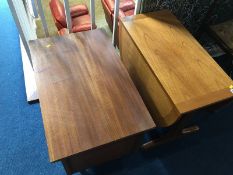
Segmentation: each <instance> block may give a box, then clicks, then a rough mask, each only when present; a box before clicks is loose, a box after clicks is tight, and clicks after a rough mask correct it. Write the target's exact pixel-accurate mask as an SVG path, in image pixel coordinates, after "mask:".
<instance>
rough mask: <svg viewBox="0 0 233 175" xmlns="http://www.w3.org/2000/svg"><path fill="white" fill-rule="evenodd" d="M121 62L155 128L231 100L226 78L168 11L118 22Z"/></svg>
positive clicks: (230, 83)
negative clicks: (153, 121)
mask: <svg viewBox="0 0 233 175" xmlns="http://www.w3.org/2000/svg"><path fill="white" fill-rule="evenodd" d="M120 52H121V58H122V61H123V62H124V64H125V66H126V68H127V69H128V71H129V74H130V76H131V78H132V79H133V81H134V83H135V85H136V87H137V88H138V90H139V92H140V94H141V96H142V98H143V100H144V102H145V104H146V105H147V107H148V109H149V111H150V113H151V115H152V117H153V118H154V120H155V121H156V124H158V125H160V126H162V127H167V126H171V125H173V124H175V123H176V122H177V121H179V120H180V119H182V117H183V116H184V115H185V114H187V113H191V112H193V111H196V110H199V109H203V108H206V107H207V106H211V105H214V104H216V103H219V102H223V101H226V100H228V99H231V98H232V97H233V93H232V92H231V91H230V85H232V84H233V82H232V80H231V79H230V77H228V76H227V75H226V73H225V72H224V71H223V70H222V69H221V68H220V67H219V65H218V64H217V63H216V62H215V61H214V60H213V59H212V57H211V56H210V55H209V54H208V53H207V52H206V51H205V50H204V48H202V46H201V45H200V44H199V43H198V42H197V41H196V39H195V38H194V37H193V36H192V35H191V34H190V33H189V32H188V31H187V30H186V29H185V28H184V26H183V25H182V24H181V23H180V22H179V21H178V20H177V18H176V17H175V16H174V15H172V14H171V13H170V12H169V11H167V10H165V11H159V12H153V13H147V14H140V15H136V16H132V17H127V18H125V19H124V20H123V21H121V23H120Z"/></svg>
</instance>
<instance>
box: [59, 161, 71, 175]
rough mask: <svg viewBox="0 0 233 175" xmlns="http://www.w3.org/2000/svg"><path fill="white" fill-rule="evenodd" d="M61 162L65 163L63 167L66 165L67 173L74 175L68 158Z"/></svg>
mask: <svg viewBox="0 0 233 175" xmlns="http://www.w3.org/2000/svg"><path fill="white" fill-rule="evenodd" d="M61 162H62V164H63V167H64V169H65V171H66V174H67V175H72V174H73V172H72V168H71V167H70V165H69V161H67V160H66V159H64V160H62V161H61Z"/></svg>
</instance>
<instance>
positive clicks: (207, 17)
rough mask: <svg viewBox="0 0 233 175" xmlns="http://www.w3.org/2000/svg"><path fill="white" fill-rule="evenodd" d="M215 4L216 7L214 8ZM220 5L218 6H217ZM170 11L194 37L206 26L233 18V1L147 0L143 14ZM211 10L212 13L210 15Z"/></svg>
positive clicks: (144, 2)
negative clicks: (163, 10)
mask: <svg viewBox="0 0 233 175" xmlns="http://www.w3.org/2000/svg"><path fill="white" fill-rule="evenodd" d="M213 4H214V6H212V5H213ZM215 4H218V5H215ZM162 9H169V10H170V11H172V13H173V14H174V15H175V16H176V17H177V18H178V19H179V20H180V21H181V23H182V24H184V26H185V27H186V28H187V29H188V30H189V31H190V32H191V33H192V34H193V35H194V36H196V35H197V34H199V33H200V29H201V27H202V26H203V24H204V25H206V24H210V25H213V24H218V23H221V22H224V21H226V20H229V19H231V18H232V17H233V1H232V0H196V1H192V0H181V1H178V0H146V1H143V5H142V12H143V13H146V12H152V11H158V10H162ZM210 10H211V13H209V12H210Z"/></svg>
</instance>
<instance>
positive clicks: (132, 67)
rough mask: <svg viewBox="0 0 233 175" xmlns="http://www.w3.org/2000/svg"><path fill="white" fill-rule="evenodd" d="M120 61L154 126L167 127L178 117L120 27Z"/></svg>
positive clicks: (141, 57)
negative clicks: (148, 112)
mask: <svg viewBox="0 0 233 175" xmlns="http://www.w3.org/2000/svg"><path fill="white" fill-rule="evenodd" d="M120 52H121V59H122V61H123V63H124V65H125V67H126V68H127V70H128V72H129V74H130V76H131V78H132V80H133V82H134V84H135V85H136V87H137V89H138V91H139V93H140V95H141V96H142V99H143V101H144V103H145V104H146V106H147V108H148V110H149V111H150V113H151V115H152V117H153V119H154V120H155V122H156V124H157V125H159V126H164V127H165V126H169V125H171V124H173V123H174V122H175V121H176V120H177V119H178V118H179V116H180V114H179V112H178V111H177V110H176V108H175V107H174V104H173V103H172V102H171V100H170V99H169V97H168V96H167V94H166V93H165V92H164V90H163V88H162V86H161V85H160V83H159V82H158V79H157V78H156V77H155V76H154V74H153V73H152V71H151V69H150V68H149V66H148V65H147V64H146V62H145V60H144V58H143V56H142V55H141V53H140V52H139V51H138V49H137V47H136V46H135V44H134V42H133V41H132V39H131V37H130V36H129V34H128V32H127V31H126V29H125V28H124V27H123V26H122V24H121V26H120Z"/></svg>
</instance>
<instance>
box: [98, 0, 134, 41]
mask: <svg viewBox="0 0 233 175" xmlns="http://www.w3.org/2000/svg"><path fill="white" fill-rule="evenodd" d="M101 2H102V6H103V9H104V14H105V19H106V22H107V23H108V26H109V28H110V30H111V31H112V30H113V20H114V5H115V0H101ZM134 8H135V4H134V0H121V1H120V7H119V19H121V18H124V17H125V16H131V15H133V14H134ZM116 44H117V45H118V30H117V35H116Z"/></svg>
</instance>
